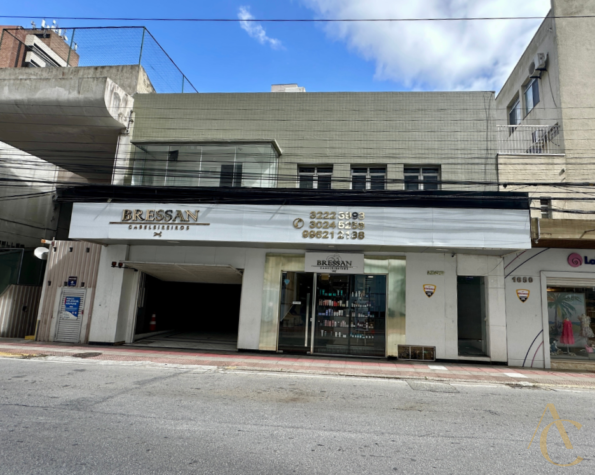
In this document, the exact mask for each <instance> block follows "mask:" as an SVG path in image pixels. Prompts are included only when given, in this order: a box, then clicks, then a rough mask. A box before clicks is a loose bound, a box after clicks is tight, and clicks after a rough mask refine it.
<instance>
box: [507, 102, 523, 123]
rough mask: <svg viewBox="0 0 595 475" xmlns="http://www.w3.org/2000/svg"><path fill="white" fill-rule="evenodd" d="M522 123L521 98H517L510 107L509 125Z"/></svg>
mask: <svg viewBox="0 0 595 475" xmlns="http://www.w3.org/2000/svg"><path fill="white" fill-rule="evenodd" d="M520 123H521V100H520V99H517V100H516V101H515V102H514V103H513V104H512V105H511V106H510V108H509V109H508V125H519V124H520Z"/></svg>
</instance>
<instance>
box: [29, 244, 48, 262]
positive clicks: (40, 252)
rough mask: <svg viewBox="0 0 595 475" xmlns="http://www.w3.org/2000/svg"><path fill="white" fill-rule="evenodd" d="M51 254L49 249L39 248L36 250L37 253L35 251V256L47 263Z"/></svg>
mask: <svg viewBox="0 0 595 475" xmlns="http://www.w3.org/2000/svg"><path fill="white" fill-rule="evenodd" d="M49 252H50V251H49V249H47V248H45V247H38V248H37V249H35V251H33V254H35V257H37V258H38V259H41V260H42V261H47V260H48V254H49Z"/></svg>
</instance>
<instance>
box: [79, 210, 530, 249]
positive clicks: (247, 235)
mask: <svg viewBox="0 0 595 475" xmlns="http://www.w3.org/2000/svg"><path fill="white" fill-rule="evenodd" d="M69 237H70V238H71V239H84V240H92V241H93V240H94V241H98V242H104V243H108V244H109V242H110V241H118V242H130V243H134V242H138V241H143V242H147V241H155V242H159V241H167V240H175V241H194V242H212V243H217V242H225V243H259V244H260V243H271V244H292V245H296V244H299V245H302V246H304V247H306V248H308V247H309V246H310V247H311V246H313V245H314V246H326V245H330V246H335V247H339V246H340V247H344V246H349V247H351V248H354V247H357V248H360V249H361V248H362V247H363V246H391V247H395V246H416V247H425V246H429V247H450V248H470V249H529V248H530V247H531V240H530V224H529V214H528V212H527V211H526V210H524V211H523V210H498V209H457V208H390V207H364V206H348V207H342V206H336V207H335V206H333V207H331V206H312V207H309V206H293V205H287V206H286V205H233V204H205V205H202V204H199V205H196V204H188V205H186V204H172V203H170V204H167V203H150V204H147V203H143V204H140V203H75V204H74V206H73V211H72V220H71V225H70V234H69ZM332 253H333V252H331V253H330V254H332ZM330 254H329V255H330Z"/></svg>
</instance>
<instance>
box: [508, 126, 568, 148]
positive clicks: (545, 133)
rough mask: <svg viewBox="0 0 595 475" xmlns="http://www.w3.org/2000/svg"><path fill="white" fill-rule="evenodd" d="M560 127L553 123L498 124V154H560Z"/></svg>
mask: <svg viewBox="0 0 595 475" xmlns="http://www.w3.org/2000/svg"><path fill="white" fill-rule="evenodd" d="M561 134H562V128H561V127H560V126H559V125H558V124H554V125H499V126H498V153H499V154H500V155H562V154H563V153H564V145H563V144H564V142H563V140H562V135H561Z"/></svg>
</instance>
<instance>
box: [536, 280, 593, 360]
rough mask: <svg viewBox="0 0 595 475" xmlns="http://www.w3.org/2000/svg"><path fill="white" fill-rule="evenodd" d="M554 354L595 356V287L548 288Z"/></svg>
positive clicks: (562, 357)
mask: <svg viewBox="0 0 595 475" xmlns="http://www.w3.org/2000/svg"><path fill="white" fill-rule="evenodd" d="M547 302H548V323H549V331H550V342H549V343H550V356H551V357H552V358H559V359H565V358H570V359H592V360H595V288H592V287H581V288H567V287H560V288H553V287H550V288H548V291H547Z"/></svg>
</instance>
